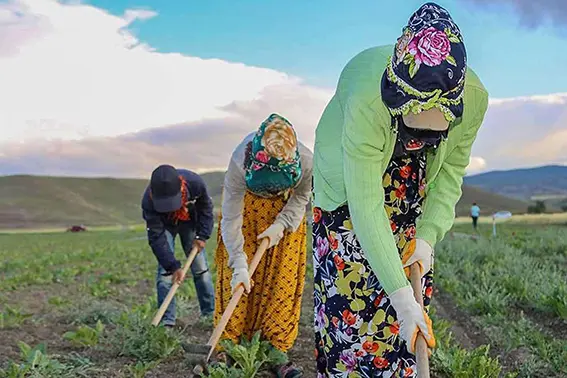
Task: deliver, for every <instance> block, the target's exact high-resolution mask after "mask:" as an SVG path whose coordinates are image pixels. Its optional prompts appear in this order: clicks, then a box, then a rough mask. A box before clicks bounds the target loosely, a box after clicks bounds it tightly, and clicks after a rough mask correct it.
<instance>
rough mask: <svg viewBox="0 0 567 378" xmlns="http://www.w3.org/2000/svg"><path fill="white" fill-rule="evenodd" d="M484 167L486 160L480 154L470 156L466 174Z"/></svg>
mask: <svg viewBox="0 0 567 378" xmlns="http://www.w3.org/2000/svg"><path fill="white" fill-rule="evenodd" d="M485 168H486V160H484V159H483V158H482V157H480V156H471V158H470V162H469V165H468V166H467V169H466V171H467V174H471V173H476V172H479V171H482V170H483V169H485Z"/></svg>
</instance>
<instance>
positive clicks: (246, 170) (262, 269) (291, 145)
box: [215, 114, 313, 378]
mask: <svg viewBox="0 0 567 378" xmlns="http://www.w3.org/2000/svg"><path fill="white" fill-rule="evenodd" d="M312 158H313V155H312V152H311V151H310V150H309V149H308V148H307V147H305V146H304V145H303V144H302V143H301V142H299V141H298V140H297V136H296V133H295V130H294V128H293V126H292V124H291V123H290V122H289V121H288V120H286V119H285V118H283V117H281V116H279V115H277V114H272V115H270V116H269V117H268V118H267V119H266V120H265V121H264V122H263V123H262V125H261V126H260V128H259V129H258V130H257V131H255V132H253V133H250V134H249V135H248V136H246V137H245V138H244V140H243V141H242V142H241V143H240V144H239V145H238V146H237V147H236V149H235V150H234V152H233V153H232V157H231V159H230V162H229V166H228V171H227V173H226V176H225V180H224V188H223V194H222V195H223V199H222V216H221V221H220V227H219V232H218V248H217V251H216V256H215V263H216V267H217V283H216V301H217V307H216V309H215V323H217V322H218V321H219V320H220V318H221V316H222V314H223V312H224V310H225V309H226V307H227V304H228V302H229V301H230V298H231V296H232V293H233V292H234V290H235V289H236V288H237V287H238V286H239V285H244V288H245V290H246V292H247V293H248V295H247V296H243V297H242V299H241V300H240V302H239V304H238V307H237V308H236V310H235V312H234V315H233V316H232V317H231V318H230V321H229V323H228V325H227V327H226V330H225V332H224V334H223V336H222V338H223V339H230V340H232V341H234V342H238V341H239V340H240V338H242V337H244V338H246V339H250V338H251V337H252V336H253V335H254V334H255V333H256V331H261V332H262V337H263V338H264V339H265V340H267V341H269V342H270V343H271V344H272V346H273V347H275V348H277V349H278V350H280V351H282V352H284V353H286V352H287V351H288V350H289V349H290V348H291V347H292V346H293V344H294V342H295V339H296V337H297V334H298V329H299V316H300V312H301V300H302V295H303V289H304V285H305V267H306V256H307V245H306V238H307V224H306V218H305V211H306V206H307V204H308V202H309V200H310V197H311V177H312V164H313V163H312ZM263 238H268V239H269V241H270V244H269V249H268V250H267V251H266V254H265V255H264V256H263V258H262V260H261V261H260V264H259V265H258V268H257V270H256V272H255V273H254V275H253V277H250V276H249V273H248V264H249V263H250V261H251V260H252V257H253V256H254V254H255V252H256V249H257V247H258V246H259V244H260V240H261V239H263ZM272 370H273V371H274V372H275V373H276V374H277V376H278V377H285V378H295V377H301V376H302V371H301V369H300V368H298V367H297V366H295V365H294V364H293V363H291V362H289V361H288V363H286V364H283V365H280V366H272Z"/></svg>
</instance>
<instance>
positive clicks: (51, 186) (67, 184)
mask: <svg viewBox="0 0 567 378" xmlns="http://www.w3.org/2000/svg"><path fill="white" fill-rule="evenodd" d="M223 176H224V174H223V172H211V173H206V174H203V179H204V180H205V182H206V183H207V186H208V188H209V192H210V195H211V196H212V197H213V201H214V203H215V207H216V210H217V211H218V209H219V208H220V200H221V191H222V182H223ZM147 183H148V181H147V180H137V179H114V178H71V177H45V176H23V175H20V176H4V177H0V229H12V228H54V227H56V228H57V227H67V226H69V225H71V224H85V225H87V226H101V225H120V224H135V223H140V222H141V221H142V219H141V210H140V199H141V195H142V193H143V191H144V189H145V187H146V185H147ZM473 201H476V202H478V203H479V205H480V206H481V207H482V210H483V213H485V214H486V213H489V212H493V211H497V210H509V211H512V212H514V213H523V212H525V210H526V208H527V204H526V203H524V202H523V201H518V200H514V199H509V198H505V197H502V196H499V195H494V194H490V193H487V192H484V191H482V190H479V189H476V188H469V187H465V188H464V190H463V197H462V199H461V201H460V202H459V204H458V205H457V214H458V215H461V216H466V215H468V209H469V207H470V204H471V203H472V202H473Z"/></svg>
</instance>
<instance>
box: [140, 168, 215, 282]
mask: <svg viewBox="0 0 567 378" xmlns="http://www.w3.org/2000/svg"><path fill="white" fill-rule="evenodd" d="M177 171H178V172H179V174H180V175H181V176H183V178H184V179H185V182H186V186H187V193H188V198H187V200H188V202H189V205H188V209H189V214H190V219H189V220H188V221H185V222H180V223H189V225H190V226H193V227H194V228H195V232H196V237H197V238H199V239H201V240H208V239H209V238H210V237H211V233H212V230H213V223H214V218H213V201H212V199H211V197H210V196H209V194H208V192H207V186H206V185H205V182H204V181H203V179H202V178H201V176H199V175H198V174H197V173H194V172H191V171H189V170H186V169H178V170H177ZM142 217H143V218H144V220H145V221H146V231H147V237H148V243H149V245H150V247H151V249H152V252H153V253H154V255H155V257H156V259H157V260H158V262H159V264H160V265H161V266H162V267H163V268H164V269H165V270H166V271H167V272H174V271H175V270H177V269H179V268H180V267H181V263H180V262H179V260H177V259H176V258H175V255H174V253H173V252H174V251H172V250H171V248H170V246H169V243H168V242H167V236H166V234H165V232H166V231H169V232H170V233H172V234H173V235H175V234H176V230H177V228H178V227H179V224H175V223H173V221H172V220H171V219H170V218H169V217H168V214H162V213H158V212H156V211H155V209H154V205H153V202H152V199H151V196H150V188H149V186H148V187H147V188H146V190H145V191H144V195H143V197H142Z"/></svg>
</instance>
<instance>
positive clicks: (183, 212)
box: [168, 176, 191, 223]
mask: <svg viewBox="0 0 567 378" xmlns="http://www.w3.org/2000/svg"><path fill="white" fill-rule="evenodd" d="M179 178H180V179H181V204H182V205H181V208H180V209H179V210H176V211H173V212H171V213H169V214H168V217H169V219H171V220H172V221H174V222H175V223H177V222H179V221H182V222H183V221H188V220H189V219H191V216H190V215H189V209H188V208H187V203H188V197H189V193H188V190H187V182H186V181H185V179H184V178H183V177H182V176H179Z"/></svg>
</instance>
